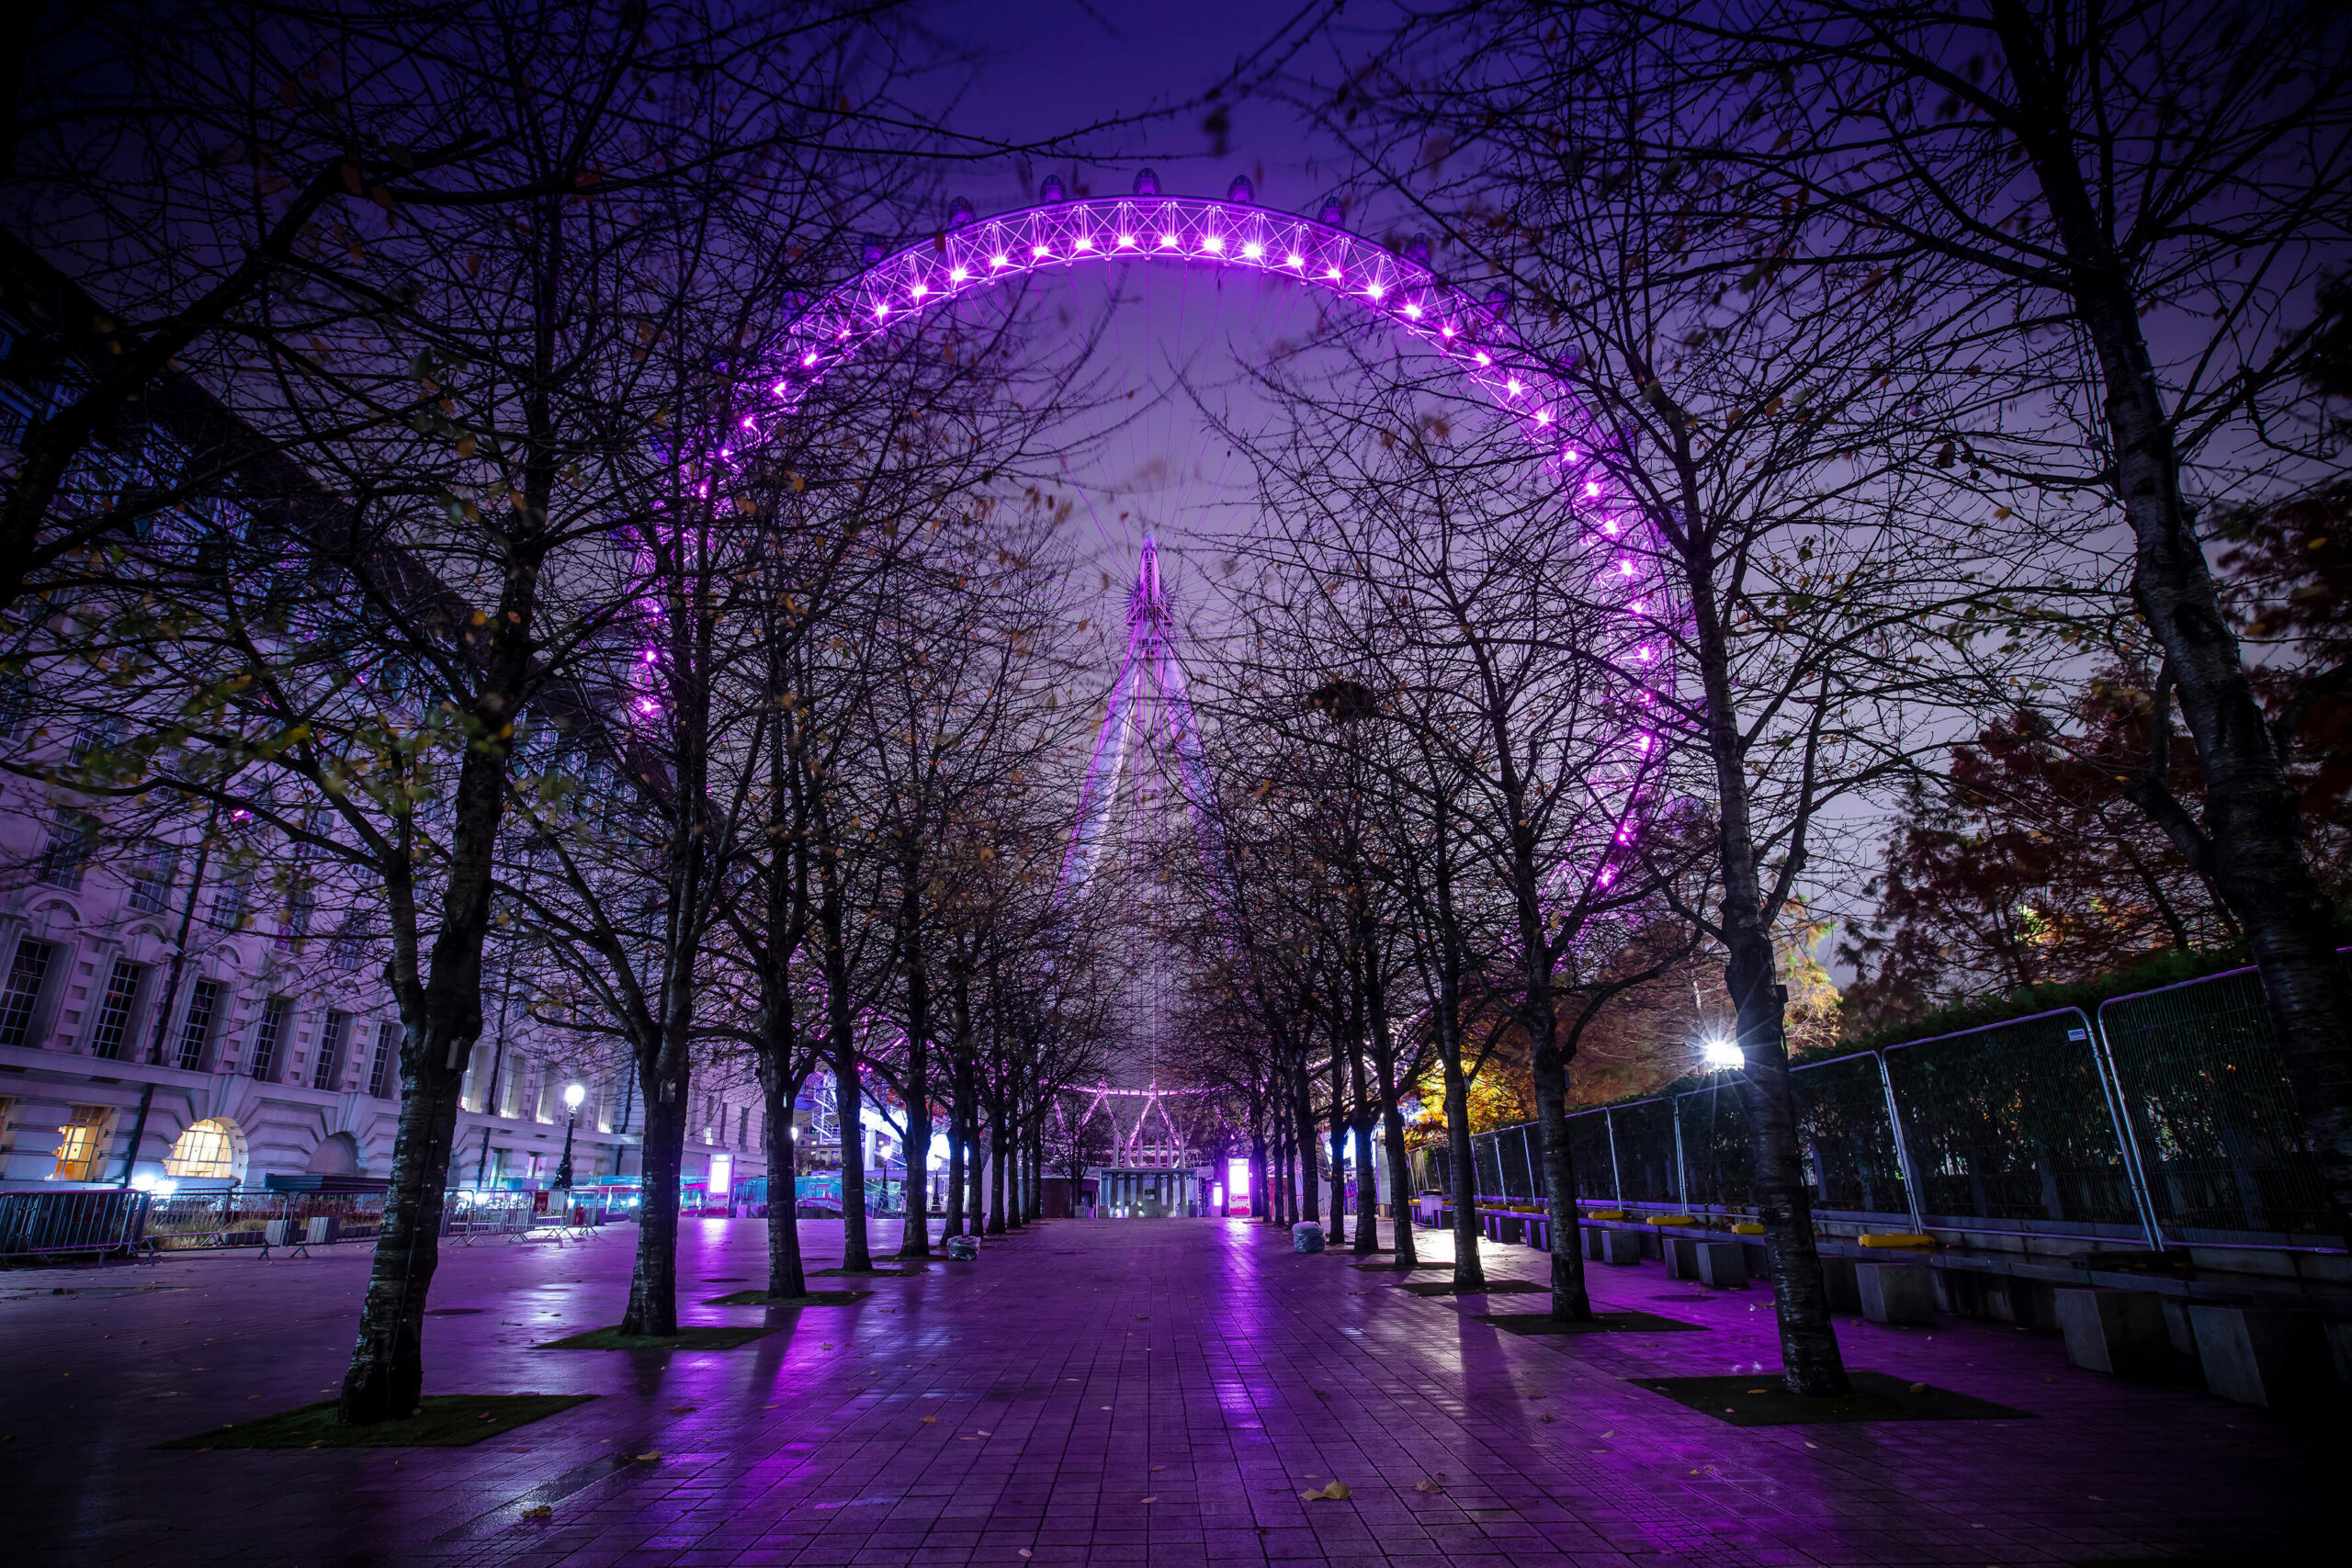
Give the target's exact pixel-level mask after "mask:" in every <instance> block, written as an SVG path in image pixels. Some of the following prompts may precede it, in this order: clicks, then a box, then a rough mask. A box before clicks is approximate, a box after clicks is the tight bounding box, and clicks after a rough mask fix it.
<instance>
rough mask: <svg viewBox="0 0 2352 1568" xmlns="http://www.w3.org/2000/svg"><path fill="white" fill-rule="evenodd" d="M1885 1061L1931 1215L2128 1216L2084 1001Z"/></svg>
mask: <svg viewBox="0 0 2352 1568" xmlns="http://www.w3.org/2000/svg"><path fill="white" fill-rule="evenodd" d="M1886 1067H1887V1074H1888V1077H1889V1079H1890V1081H1891V1082H1892V1083H1893V1085H1894V1101H1895V1106H1896V1109H1897V1110H1898V1111H1900V1112H1901V1114H1902V1117H1903V1135H1904V1139H1905V1143H1906V1145H1908V1152H1909V1154H1910V1156H1911V1163H1912V1166H1913V1168H1915V1169H1916V1170H1917V1172H1918V1177H1919V1184H1920V1208H1921V1210H1922V1211H1923V1212H1924V1213H1926V1214H1927V1215H1928V1216H1929V1223H1931V1224H1932V1223H1933V1221H1934V1219H1935V1218H1937V1217H1945V1218H1961V1217H1972V1218H1976V1219H1985V1220H1996V1221H1998V1220H2006V1221H2009V1222H2012V1223H2016V1222H2020V1221H2071V1222H2074V1223H2076V1224H2130V1225H2136V1224H2138V1223H2139V1220H2140V1213H2139V1206H2138V1205H2137V1204H2136V1203H2135V1202H2134V1201H2132V1196H2131V1179H2130V1176H2129V1175H2128V1173H2127V1172H2126V1171H2125V1168H2124V1165H2123V1151H2122V1148H2121V1146H2120V1144H2119V1142H2118V1140H2117V1138H2116V1134H2115V1119H2114V1116H2113V1114H2112V1113H2111V1112H2110V1111H2109V1103H2108V1099H2107V1091H2106V1089H2105V1086H2104V1084H2103V1082H2102V1080H2101V1077H2100V1075H2099V1072H2098V1055H2097V1052H2096V1051H2095V1050H2094V1048H2093V1044H2092V1041H2091V1033H2090V1021H2089V1020H2088V1019H2087V1018H2086V1017H2085V1016H2084V1015H2083V1014H2082V1013H2080V1012H2078V1011H2076V1010H2074V1009H2072V1008H2068V1009H2066V1010H2063V1011H2060V1012H2050V1013H2042V1014H2040V1015H2038V1016H2036V1017H2033V1018H2021V1019H2017V1020H2015V1021H2010V1022H2007V1023H1998V1024H1993V1025H1989V1026H1987V1027H1985V1028H1983V1029H1972V1030H1969V1031H1966V1032H1962V1033H1960V1034H1950V1035H1944V1036H1942V1037H1940V1038H1938V1039H1934V1040H1923V1041H1917V1042H1914V1043H1909V1044H1905V1045H1897V1046H1894V1047H1891V1048H1890V1049H1889V1050H1888V1051H1887V1052H1886Z"/></svg>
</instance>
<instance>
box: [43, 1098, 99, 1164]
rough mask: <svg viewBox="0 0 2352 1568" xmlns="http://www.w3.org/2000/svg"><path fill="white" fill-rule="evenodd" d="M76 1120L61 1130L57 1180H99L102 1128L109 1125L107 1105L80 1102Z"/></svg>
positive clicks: (74, 1115) (76, 1108)
mask: <svg viewBox="0 0 2352 1568" xmlns="http://www.w3.org/2000/svg"><path fill="white" fill-rule="evenodd" d="M72 1114H73V1117H74V1120H72V1121H71V1122H67V1123H65V1125H64V1126H62V1127H60V1128H59V1129H58V1130H57V1131H58V1132H59V1134H62V1136H60V1138H59V1139H58V1144H57V1170H56V1173H55V1174H54V1175H53V1176H52V1177H51V1180H54V1181H96V1179H98V1142H99V1136H98V1134H99V1129H100V1128H102V1127H104V1126H105V1125H106V1121H107V1108H106V1107H105V1106H103V1105H76V1106H74V1108H73V1111H72Z"/></svg>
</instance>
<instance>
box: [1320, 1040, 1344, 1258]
mask: <svg viewBox="0 0 2352 1568" xmlns="http://www.w3.org/2000/svg"><path fill="white" fill-rule="evenodd" d="M1345 1055H1347V1052H1346V1051H1345V1050H1344V1049H1342V1048H1341V1045H1340V1032H1339V1031H1338V1030H1337V1029H1334V1030H1333V1031H1332V1032H1331V1229H1330V1234H1329V1235H1328V1236H1326V1237H1325V1238H1324V1241H1325V1245H1326V1246H1329V1247H1342V1246H1345V1245H1346V1243H1347V1239H1348V1163H1347V1162H1348V1091H1347V1083H1346V1080H1345V1079H1344V1078H1342V1077H1341V1076H1340V1068H1341V1067H1342V1066H1344V1063H1343V1062H1342V1060H1341V1058H1343V1057H1344V1056H1345Z"/></svg>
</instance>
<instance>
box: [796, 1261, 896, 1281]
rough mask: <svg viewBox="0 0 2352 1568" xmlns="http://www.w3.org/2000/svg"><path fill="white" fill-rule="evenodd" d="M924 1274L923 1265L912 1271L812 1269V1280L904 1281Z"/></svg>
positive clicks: (810, 1270) (810, 1275)
mask: <svg viewBox="0 0 2352 1568" xmlns="http://www.w3.org/2000/svg"><path fill="white" fill-rule="evenodd" d="M920 1273H922V1265H921V1264H917V1265H915V1266H914V1267H913V1268H911V1269H809V1278H810V1279H811V1280H904V1279H908V1278H910V1277H911V1276H913V1275H916V1274H920Z"/></svg>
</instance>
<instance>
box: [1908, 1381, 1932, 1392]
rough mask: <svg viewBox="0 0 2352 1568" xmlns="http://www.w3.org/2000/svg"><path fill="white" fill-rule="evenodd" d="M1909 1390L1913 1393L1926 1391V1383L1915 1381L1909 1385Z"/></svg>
mask: <svg viewBox="0 0 2352 1568" xmlns="http://www.w3.org/2000/svg"><path fill="white" fill-rule="evenodd" d="M1911 1392H1912V1393H1927V1392H1928V1385H1927V1384H1926V1383H1923V1382H1915V1383H1913V1384H1912V1385H1911Z"/></svg>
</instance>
